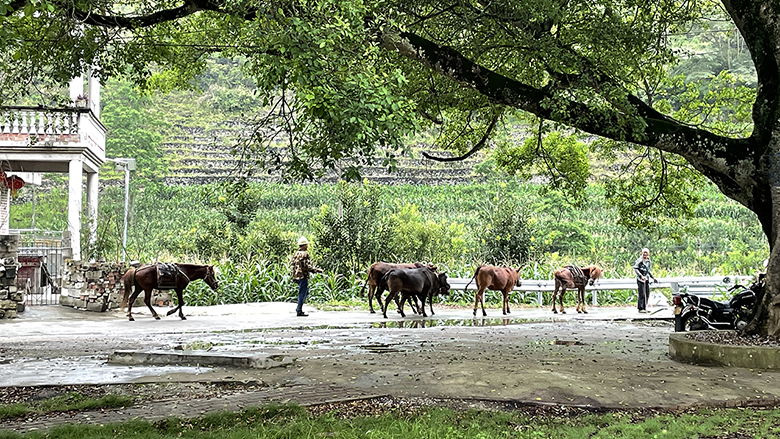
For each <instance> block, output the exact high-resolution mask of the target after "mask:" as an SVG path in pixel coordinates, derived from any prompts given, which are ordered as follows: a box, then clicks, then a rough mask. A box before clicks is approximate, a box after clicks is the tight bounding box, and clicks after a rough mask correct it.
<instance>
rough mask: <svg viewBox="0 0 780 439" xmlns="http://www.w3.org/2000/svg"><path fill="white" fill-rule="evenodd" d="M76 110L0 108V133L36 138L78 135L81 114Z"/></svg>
mask: <svg viewBox="0 0 780 439" xmlns="http://www.w3.org/2000/svg"><path fill="white" fill-rule="evenodd" d="M83 111H84V110H79V109H76V108H37V107H2V108H0V133H3V134H29V135H37V136H45V135H60V134H78V133H79V122H80V119H81V112H83Z"/></svg>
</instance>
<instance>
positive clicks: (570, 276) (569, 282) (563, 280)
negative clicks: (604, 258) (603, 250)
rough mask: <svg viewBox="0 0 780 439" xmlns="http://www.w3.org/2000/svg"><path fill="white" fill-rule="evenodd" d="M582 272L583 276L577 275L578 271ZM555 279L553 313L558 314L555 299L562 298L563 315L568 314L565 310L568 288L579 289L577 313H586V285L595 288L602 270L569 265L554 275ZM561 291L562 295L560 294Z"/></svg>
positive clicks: (594, 267)
mask: <svg viewBox="0 0 780 439" xmlns="http://www.w3.org/2000/svg"><path fill="white" fill-rule="evenodd" d="M578 270H579V271H581V272H582V276H578V275H577V271H578ZM553 277H554V278H555V291H553V299H552V312H554V313H555V314H558V311H557V310H556V309H555V297H556V296H557V297H560V299H559V301H560V304H561V314H566V310H565V309H563V295H564V294H565V293H566V288H577V312H580V313H585V314H587V313H588V312H587V311H585V285H586V284H587V285H590V286H593V282H594V281H595V280H596V279H598V278H600V277H601V268H600V267H598V266H596V265H588V266H587V267H582V268H579V267H577V266H574V265H567V266H566V267H563V268H559V269H557V270H555V272H554V273H553ZM558 290H560V291H561V292H560V294H558Z"/></svg>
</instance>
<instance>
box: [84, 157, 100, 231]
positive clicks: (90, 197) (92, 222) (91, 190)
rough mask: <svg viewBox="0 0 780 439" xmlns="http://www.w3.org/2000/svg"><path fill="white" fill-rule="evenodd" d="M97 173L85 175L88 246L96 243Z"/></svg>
mask: <svg viewBox="0 0 780 439" xmlns="http://www.w3.org/2000/svg"><path fill="white" fill-rule="evenodd" d="M98 175H99V174H98V173H97V172H88V173H87V209H88V211H89V244H90V246H92V245H94V244H95V243H96V242H97V220H98Z"/></svg>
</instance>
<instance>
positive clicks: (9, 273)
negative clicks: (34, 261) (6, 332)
mask: <svg viewBox="0 0 780 439" xmlns="http://www.w3.org/2000/svg"><path fill="white" fill-rule="evenodd" d="M18 256H19V235H0V319H13V318H16V317H17V314H18V312H19V310H23V309H24V294H23V293H22V292H20V291H18V289H17V287H16V270H17V269H18V268H19V262H18Z"/></svg>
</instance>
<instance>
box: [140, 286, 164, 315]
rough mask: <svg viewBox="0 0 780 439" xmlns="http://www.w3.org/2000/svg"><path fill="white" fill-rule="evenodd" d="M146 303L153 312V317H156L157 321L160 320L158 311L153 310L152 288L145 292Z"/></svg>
mask: <svg viewBox="0 0 780 439" xmlns="http://www.w3.org/2000/svg"><path fill="white" fill-rule="evenodd" d="M144 303H145V304H146V306H147V307H148V308H149V311H151V312H152V317H154V319H155V320H160V316H159V315H158V314H157V311H155V310H154V308H152V288H149V289H148V290H144Z"/></svg>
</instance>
